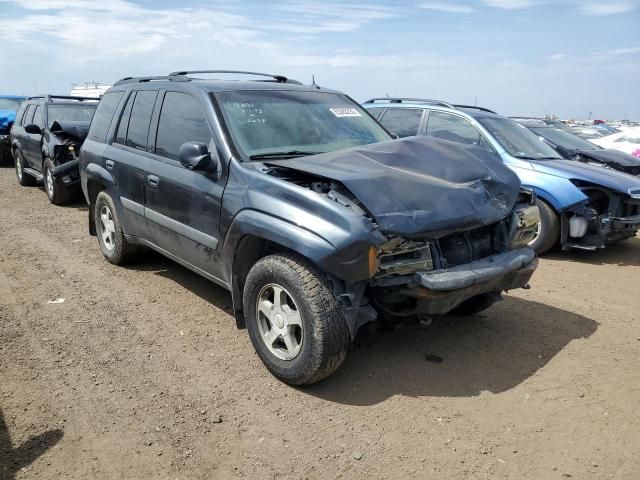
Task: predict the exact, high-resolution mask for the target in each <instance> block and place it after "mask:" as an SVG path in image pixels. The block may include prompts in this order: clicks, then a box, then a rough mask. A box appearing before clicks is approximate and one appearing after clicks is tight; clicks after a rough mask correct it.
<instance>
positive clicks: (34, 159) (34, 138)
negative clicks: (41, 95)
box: [25, 105, 44, 171]
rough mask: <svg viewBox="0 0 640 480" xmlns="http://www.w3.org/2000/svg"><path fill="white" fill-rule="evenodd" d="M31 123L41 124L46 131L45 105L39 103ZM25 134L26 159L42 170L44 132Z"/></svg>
mask: <svg viewBox="0 0 640 480" xmlns="http://www.w3.org/2000/svg"><path fill="white" fill-rule="evenodd" d="M32 108H33V107H32ZM29 123H33V124H34V125H37V126H39V127H40V130H42V132H43V133H44V105H37V106H36V107H35V110H34V113H33V118H32V119H31V121H30V122H29ZM27 125H28V124H27ZM25 134H26V136H27V154H26V155H25V160H26V161H27V164H28V165H29V166H30V167H32V168H35V169H36V170H38V171H42V133H26V132H25Z"/></svg>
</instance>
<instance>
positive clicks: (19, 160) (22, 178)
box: [15, 150, 36, 187]
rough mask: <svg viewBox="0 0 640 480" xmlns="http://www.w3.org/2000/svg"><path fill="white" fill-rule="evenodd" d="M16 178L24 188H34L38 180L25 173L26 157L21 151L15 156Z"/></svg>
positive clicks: (17, 151)
mask: <svg viewBox="0 0 640 480" xmlns="http://www.w3.org/2000/svg"><path fill="white" fill-rule="evenodd" d="M15 167H16V178H17V179H18V183H19V184H20V185H22V186H23V187H32V186H34V185H35V184H36V179H35V178H33V177H32V176H31V175H29V174H28V173H25V171H24V157H23V156H22V153H20V150H16V155H15Z"/></svg>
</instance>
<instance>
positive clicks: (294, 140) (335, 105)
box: [215, 91, 391, 159]
mask: <svg viewBox="0 0 640 480" xmlns="http://www.w3.org/2000/svg"><path fill="white" fill-rule="evenodd" d="M215 98H216V99H217V100H218V102H219V103H220V106H221V108H222V112H223V116H224V118H225V120H226V124H227V127H228V129H229V131H230V133H231V137H232V139H233V141H234V143H235V145H236V147H237V149H238V151H239V152H240V154H241V155H242V156H243V157H244V158H245V159H249V158H254V159H259V158H260V157H265V156H271V157H277V156H279V157H293V156H303V155H311V154H316V153H325V152H332V151H334V150H341V149H343V148H349V147H355V146H359V145H367V144H370V143H376V142H381V141H385V140H391V137H390V135H389V134H388V133H387V132H386V131H385V130H384V129H383V128H382V127H381V126H380V125H379V124H378V123H377V122H376V121H375V120H373V119H372V118H371V117H370V116H369V115H368V114H367V113H366V112H364V110H363V109H362V108H361V107H360V106H359V105H358V104H356V103H354V102H353V101H351V100H349V99H348V98H347V97H346V96H344V95H339V94H335V93H325V92H296V91H236V92H224V93H217V94H215Z"/></svg>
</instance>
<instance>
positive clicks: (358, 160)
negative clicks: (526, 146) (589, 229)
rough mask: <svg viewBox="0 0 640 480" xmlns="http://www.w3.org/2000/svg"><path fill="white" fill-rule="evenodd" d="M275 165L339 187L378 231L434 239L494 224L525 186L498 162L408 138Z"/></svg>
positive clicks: (431, 140) (456, 147) (474, 151)
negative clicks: (351, 198)
mask: <svg viewBox="0 0 640 480" xmlns="http://www.w3.org/2000/svg"><path fill="white" fill-rule="evenodd" d="M268 164H269V165H273V166H278V167H280V168H287V169H290V170H296V171H299V172H304V173H307V174H312V175H315V176H319V177H324V178H328V179H332V180H337V181H339V182H340V183H341V184H342V185H344V186H345V187H346V188H347V189H348V190H349V191H350V192H351V193H352V194H353V195H355V197H356V198H357V199H358V200H359V201H360V202H361V203H362V204H363V206H364V207H365V208H366V209H367V210H368V211H369V212H370V213H371V215H373V217H374V218H375V220H376V223H377V224H378V226H379V227H380V230H381V231H383V232H384V233H387V234H396V235H401V236H406V237H417V236H420V237H428V238H436V237H438V236H442V235H448V234H451V233H455V232H460V231H464V230H470V229H473V228H478V227H481V226H484V225H489V224H492V223H495V222H497V221H499V220H501V219H503V218H505V217H506V216H507V215H509V213H510V212H511V210H512V209H513V206H514V204H515V202H516V199H517V197H518V194H519V189H520V181H519V180H518V177H517V176H516V175H515V174H514V173H513V172H512V171H511V170H510V169H509V168H508V167H506V166H505V165H504V164H503V163H502V161H501V160H500V158H499V157H497V156H495V155H493V154H491V153H489V152H486V151H484V150H480V149H478V148H474V147H466V146H463V145H461V144H458V143H454V142H449V141H447V140H440V139H434V138H429V137H409V138H404V139H402V140H394V141H389V142H382V143H377V144H371V145H366V146H363V147H356V148H351V149H346V150H339V151H336V152H330V153H324V154H319V155H312V156H307V157H301V158H295V159H289V160H277V161H269V162H268Z"/></svg>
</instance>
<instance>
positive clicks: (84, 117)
mask: <svg viewBox="0 0 640 480" xmlns="http://www.w3.org/2000/svg"><path fill="white" fill-rule="evenodd" d="M96 106H97V104H95V105H94V104H88V105H49V111H48V114H47V116H48V123H49V128H51V125H53V122H56V121H58V122H91V118H92V117H93V113H94V112H95V111H96Z"/></svg>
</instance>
